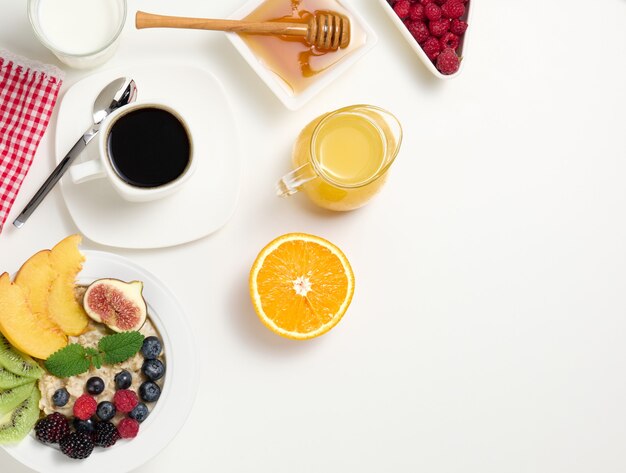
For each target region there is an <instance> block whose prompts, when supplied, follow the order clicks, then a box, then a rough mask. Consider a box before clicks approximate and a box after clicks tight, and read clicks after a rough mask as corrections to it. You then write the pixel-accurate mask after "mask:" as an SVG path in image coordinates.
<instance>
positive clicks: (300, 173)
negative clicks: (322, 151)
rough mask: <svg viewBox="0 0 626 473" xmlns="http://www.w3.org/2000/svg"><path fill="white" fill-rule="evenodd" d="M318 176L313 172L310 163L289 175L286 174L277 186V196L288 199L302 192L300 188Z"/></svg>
mask: <svg viewBox="0 0 626 473" xmlns="http://www.w3.org/2000/svg"><path fill="white" fill-rule="evenodd" d="M316 177H317V176H316V175H315V173H314V172H313V169H312V166H311V164H310V163H306V164H303V165H302V166H300V167H299V168H296V169H294V170H293V171H291V172H290V173H289V174H285V175H284V176H283V177H282V178H281V180H280V181H278V183H277V184H276V195H278V196H279V197H287V196H289V195H293V194H295V193H296V192H298V191H299V190H300V187H301V186H303V185H304V184H306V183H307V182H309V181H312V180H313V179H315V178H316Z"/></svg>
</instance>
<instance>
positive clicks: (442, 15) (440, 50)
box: [379, 0, 472, 79]
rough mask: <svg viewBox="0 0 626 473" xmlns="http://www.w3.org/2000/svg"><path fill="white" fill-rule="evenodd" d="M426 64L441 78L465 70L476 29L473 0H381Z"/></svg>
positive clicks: (384, 7) (395, 23) (452, 76)
mask: <svg viewBox="0 0 626 473" xmlns="http://www.w3.org/2000/svg"><path fill="white" fill-rule="evenodd" d="M379 2H380V4H381V5H382V7H383V9H384V10H385V11H386V12H387V14H388V15H389V17H390V18H391V21H392V22H393V24H394V25H395V26H396V27H397V28H398V31H400V33H401V34H402V36H404V38H405V39H406V40H407V42H408V43H409V45H410V46H411V48H413V50H414V51H415V53H416V54H417V56H418V57H419V58H420V59H421V60H422V62H423V63H424V65H425V66H426V68H427V69H428V70H429V71H430V72H432V73H433V75H434V76H435V77H437V78H439V79H452V78H454V77H457V76H458V75H459V74H460V73H461V69H462V68H463V63H464V61H465V60H464V58H465V55H466V53H467V35H468V32H469V31H470V30H471V29H472V21H471V12H472V6H471V3H472V0H379Z"/></svg>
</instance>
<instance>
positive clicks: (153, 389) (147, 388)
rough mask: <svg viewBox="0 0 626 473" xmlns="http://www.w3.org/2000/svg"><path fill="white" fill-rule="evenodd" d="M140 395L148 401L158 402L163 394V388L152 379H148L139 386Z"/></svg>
mask: <svg viewBox="0 0 626 473" xmlns="http://www.w3.org/2000/svg"><path fill="white" fill-rule="evenodd" d="M139 396H141V399H143V400H144V401H146V402H156V401H158V399H159V397H160V396H161V388H160V387H159V385H158V384H156V383H153V382H152V381H146V382H144V383H143V384H142V385H141V386H139Z"/></svg>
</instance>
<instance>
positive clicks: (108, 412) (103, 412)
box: [96, 401, 117, 420]
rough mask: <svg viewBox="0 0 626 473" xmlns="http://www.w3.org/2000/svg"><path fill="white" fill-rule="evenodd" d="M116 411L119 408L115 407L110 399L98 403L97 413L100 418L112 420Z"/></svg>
mask: <svg viewBox="0 0 626 473" xmlns="http://www.w3.org/2000/svg"><path fill="white" fill-rule="evenodd" d="M116 413H117V409H115V405H114V404H113V403H112V402H109V401H102V402H101V403H100V404H98V408H97V409H96V415H97V416H98V417H99V418H100V420H111V419H113V417H115V414H116Z"/></svg>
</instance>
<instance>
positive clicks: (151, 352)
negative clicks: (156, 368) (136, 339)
mask: <svg viewBox="0 0 626 473" xmlns="http://www.w3.org/2000/svg"><path fill="white" fill-rule="evenodd" d="M162 349H163V347H162V346H161V341H160V340H159V339H158V338H156V337H147V338H146V339H145V340H144V341H143V345H142V346H141V353H142V354H143V357H144V358H145V359H146V360H154V359H155V358H156V357H158V356H159V355H160V354H161V350H162Z"/></svg>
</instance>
